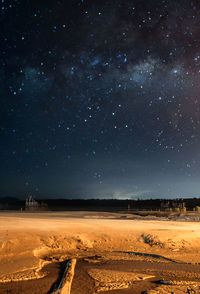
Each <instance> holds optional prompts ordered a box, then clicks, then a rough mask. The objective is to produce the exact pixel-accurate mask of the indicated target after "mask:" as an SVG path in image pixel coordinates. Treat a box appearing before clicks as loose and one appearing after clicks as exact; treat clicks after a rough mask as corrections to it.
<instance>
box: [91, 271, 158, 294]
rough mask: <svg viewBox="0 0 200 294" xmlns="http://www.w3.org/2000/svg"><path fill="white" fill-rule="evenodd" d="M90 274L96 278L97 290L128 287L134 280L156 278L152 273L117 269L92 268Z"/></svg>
mask: <svg viewBox="0 0 200 294" xmlns="http://www.w3.org/2000/svg"><path fill="white" fill-rule="evenodd" d="M88 274H89V276H90V277H91V278H92V279H94V280H95V287H96V288H97V292H101V291H110V290H116V289H125V288H128V287H129V286H130V285H131V284H132V283H133V282H135V281H141V280H146V279H150V278H154V276H152V275H145V274H136V273H128V272H123V271H116V270H105V269H101V270H98V269H90V270H89V271H88Z"/></svg>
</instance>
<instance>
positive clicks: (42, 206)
mask: <svg viewBox="0 0 200 294" xmlns="http://www.w3.org/2000/svg"><path fill="white" fill-rule="evenodd" d="M47 209H48V205H47V204H46V203H44V202H41V203H39V202H38V201H36V200H35V199H34V198H33V196H28V197H27V198H26V203H25V210H29V211H38V210H47Z"/></svg>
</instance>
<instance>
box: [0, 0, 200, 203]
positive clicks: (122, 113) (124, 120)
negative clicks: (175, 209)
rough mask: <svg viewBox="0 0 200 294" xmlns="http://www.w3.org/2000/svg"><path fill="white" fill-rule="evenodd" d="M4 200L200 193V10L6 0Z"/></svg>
mask: <svg viewBox="0 0 200 294" xmlns="http://www.w3.org/2000/svg"><path fill="white" fill-rule="evenodd" d="M0 28H1V29H0V101H1V107H0V142H1V144H0V197H2V196H6V195H12V196H16V197H21V198H23V197H26V196H27V195H28V194H29V193H31V194H33V195H34V196H36V197H41V198H57V197H59V198H62V197H63V198H116V199H138V198H140V199H147V198H166V197H167V198H173V197H197V196H200V152H199V150H200V148H199V147H200V96H199V93H200V2H199V1H197V0H194V1H188V0H148V1H143V0H132V1H131V0H105V1H102V0H99V1H98V0H81V1H78V0H77V1H75V0H70V1H66V0H59V1H58V0H48V1H41V0H40V1H39V0H26V1H19V0H1V1H0Z"/></svg>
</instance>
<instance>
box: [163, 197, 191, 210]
mask: <svg viewBox="0 0 200 294" xmlns="http://www.w3.org/2000/svg"><path fill="white" fill-rule="evenodd" d="M160 208H161V210H176V209H179V210H180V211H182V210H184V209H185V208H186V206H185V202H184V201H183V199H175V200H163V201H162V202H161V204H160Z"/></svg>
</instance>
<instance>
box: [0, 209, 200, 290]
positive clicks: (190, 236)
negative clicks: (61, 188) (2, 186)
mask: <svg viewBox="0 0 200 294" xmlns="http://www.w3.org/2000/svg"><path fill="white" fill-rule="evenodd" d="M183 220H184V219H181V221H180V220H176V221H170V220H169V219H167V218H158V217H153V216H152V217H137V216H134V215H133V214H131V213H106V212H43V213H42V212H41V213H25V212H1V213H0V293H1V294H4V293H15V294H16V293H19V294H23V293H26V294H28V293H29V294H43V293H44V294H46V293H53V292H54V291H55V290H56V287H57V286H58V283H59V281H60V277H61V276H62V273H63V270H64V269H65V266H66V261H67V260H68V259H71V258H76V259H77V264H76V268H75V275H74V279H73V282H72V288H71V294H94V293H102V294H110V293H112V294H116V293H118V294H123V293H124V294H125V293H126V294H128V293H132V294H134V293H149V294H154V293H161V294H162V293H163V294H164V293H170V294H171V293H175V294H179V293H200V222H197V221H196V222H189V221H183ZM54 293H55V292H54Z"/></svg>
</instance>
